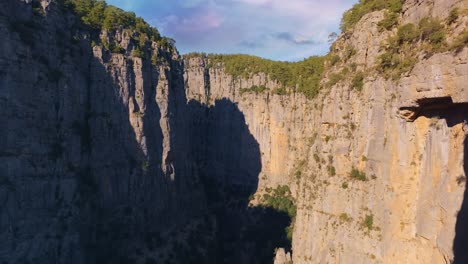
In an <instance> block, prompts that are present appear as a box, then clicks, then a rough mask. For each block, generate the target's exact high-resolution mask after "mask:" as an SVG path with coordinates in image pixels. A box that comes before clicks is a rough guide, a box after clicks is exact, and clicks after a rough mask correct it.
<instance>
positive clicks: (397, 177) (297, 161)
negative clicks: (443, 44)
mask: <svg viewBox="0 0 468 264" xmlns="http://www.w3.org/2000/svg"><path fill="white" fill-rule="evenodd" d="M456 6H458V7H460V8H461V9H465V8H466V3H465V1H458V0H450V1H449V0H437V1H435V0H434V1H431V0H426V1H406V2H405V5H404V7H403V13H402V15H401V17H400V18H399V19H400V22H401V23H406V22H417V21H418V20H419V19H420V18H422V17H425V16H428V15H431V16H434V17H439V18H445V17H446V16H447V15H448V10H450V9H452V8H453V7H456ZM383 16H384V13H383V12H374V13H370V14H368V15H366V16H365V17H364V18H363V19H362V20H361V21H360V22H359V23H358V25H357V26H356V27H355V28H356V30H354V31H353V32H351V33H349V34H343V35H342V36H340V38H339V39H338V41H337V42H336V43H335V45H334V46H333V47H334V48H335V49H336V50H335V52H337V53H342V52H343V51H344V47H346V46H347V45H352V46H354V47H355V48H356V54H355V55H354V56H353V57H352V58H350V60H349V61H348V62H347V63H356V67H357V70H363V71H365V72H366V73H369V74H368V75H367V76H366V78H365V80H364V83H365V84H364V87H363V90H362V91H360V92H359V91H357V90H353V89H352V88H351V86H350V84H349V80H348V81H343V82H340V83H338V84H336V85H333V86H331V87H329V88H326V89H323V90H322V91H321V93H320V95H319V96H318V97H317V98H316V99H313V100H308V99H306V98H305V97H304V96H303V95H301V94H295V93H291V94H288V95H276V94H274V93H273V92H264V93H258V94H256V93H249V92H247V93H245V92H243V91H242V88H250V87H252V86H253V85H265V86H266V87H268V88H269V89H270V91H272V90H273V89H275V88H278V87H279V86H280V84H279V83H277V82H275V81H272V80H270V79H269V78H268V76H267V75H265V74H258V75H255V76H251V78H248V79H238V78H233V76H230V75H229V74H227V73H226V72H225V70H224V68H223V66H222V65H214V66H213V65H211V67H210V66H208V65H209V63H208V61H207V60H206V59H204V58H191V59H186V60H181V59H180V57H179V56H178V54H177V52H176V51H175V50H171V49H167V48H162V47H159V46H158V44H157V43H153V44H152V48H151V52H148V54H145V55H146V57H147V58H151V57H153V55H154V56H156V57H157V58H158V60H156V62H155V63H154V64H153V63H152V62H151V61H150V60H149V59H141V58H137V57H134V56H132V55H131V54H132V50H133V48H134V47H133V46H132V43H131V41H130V40H129V36H128V33H125V31H124V30H120V31H119V30H118V31H117V32H115V33H113V34H110V33H108V32H101V36H100V37H103V38H107V39H109V40H113V41H115V42H117V43H119V45H120V46H121V47H123V48H124V49H125V51H124V52H123V54H115V53H110V52H109V51H108V50H105V49H102V48H101V47H99V46H94V47H91V45H92V43H91V37H90V33H89V32H87V31H86V30H84V29H83V28H82V27H80V26H79V22H78V19H77V18H76V17H75V16H74V15H73V14H71V13H70V12H69V11H67V10H64V9H63V6H62V5H60V4H57V2H56V1H40V7H37V6H35V7H34V8H33V6H32V3H31V1H20V0H6V2H4V3H2V8H0V39H2V41H1V42H0V106H1V108H0V111H1V114H2V117H3V119H2V122H0V133H1V135H2V137H1V138H0V205H1V206H0V260H1V261H3V262H6V263H27V262H30V263H134V262H137V263H140V262H143V263H144V262H147V263H151V262H156V263H159V262H164V261H166V260H172V261H175V262H179V263H189V262H195V263H203V262H205V263H219V262H220V261H224V262H225V263H258V262H268V260H270V259H272V258H273V254H274V253H275V252H274V249H275V247H284V248H286V249H285V250H284V249H278V251H276V254H277V258H276V259H275V263H285V262H289V261H290V260H291V258H292V261H293V262H294V263H450V262H451V261H452V260H455V262H456V263H465V262H466V260H467V256H466V253H465V250H464V249H465V247H466V243H467V242H466V241H467V238H468V235H467V228H466V223H467V211H468V209H467V206H468V205H467V204H468V202H467V199H466V197H467V194H466V193H467V191H466V190H465V182H466V175H467V167H468V163H467V161H466V152H467V149H468V147H467V145H468V143H467V140H466V134H467V131H468V128H467V125H466V120H467V119H468V116H467V113H468V111H467V110H468V109H467V103H468V91H467V90H466V83H468V74H467V73H468V64H467V63H468V62H467V58H468V49H467V48H465V49H463V50H461V51H459V52H443V53H438V54H434V55H431V56H420V57H419V62H418V63H417V64H416V66H415V67H414V69H413V70H412V71H411V72H410V73H409V74H405V75H403V76H402V77H401V78H400V79H399V80H395V81H392V80H387V79H385V78H384V77H383V76H381V75H380V74H378V73H377V72H376V71H374V66H375V63H376V58H377V56H378V55H379V54H381V53H382V50H381V49H380V43H381V42H382V41H384V40H385V39H386V38H387V37H388V36H389V35H391V34H394V33H395V32H380V31H379V29H378V27H377V22H378V21H379V20H380V19H382V18H383ZM467 23H468V22H467V17H466V16H462V17H461V18H460V19H458V21H457V23H455V24H454V25H452V26H451V28H450V32H451V33H453V34H455V33H457V34H458V33H459V32H461V31H463V30H465V29H466V26H467ZM450 38H452V36H451V35H450V36H449V39H450ZM341 66H343V65H341ZM341 66H340V65H337V66H335V67H330V68H328V70H327V72H326V73H325V78H324V80H323V83H324V84H325V83H326V82H327V81H328V77H327V76H330V74H331V73H333V72H338V71H340V67H341ZM353 169H354V170H353ZM352 173H354V174H358V175H357V176H358V177H357V178H359V177H361V178H363V177H362V176H364V178H365V180H364V181H361V180H358V179H355V178H352V177H351V176H350V174H352ZM364 173H365V175H364ZM280 185H289V186H290V188H291V190H292V193H293V195H294V197H295V200H296V204H297V206H298V211H297V216H296V218H295V222H294V233H293V241H292V254H291V248H288V247H289V246H288V245H287V244H288V243H287V242H286V241H285V238H284V237H281V235H282V233H283V230H284V228H285V226H286V225H287V222H288V219H289V218H288V217H287V216H285V215H284V214H280V213H278V212H275V211H268V210H266V209H263V208H261V207H258V206H257V205H258V203H259V197H260V196H261V195H262V194H263V193H264V192H265V189H266V188H268V187H276V186H280ZM254 193H255V194H256V195H254V196H251V195H252V194H254ZM249 200H251V201H250V203H249ZM272 220H274V221H272ZM285 224H286V225H285ZM272 230H273V231H275V232H274V233H275V235H274V237H264V236H265V234H268V233H272V232H271V231H272ZM276 232H277V233H278V234H276ZM194 245H196V246H194Z"/></svg>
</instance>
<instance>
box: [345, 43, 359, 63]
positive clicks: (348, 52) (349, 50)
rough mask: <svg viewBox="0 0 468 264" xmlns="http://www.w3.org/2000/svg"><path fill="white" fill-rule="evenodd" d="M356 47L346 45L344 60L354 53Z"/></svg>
mask: <svg viewBox="0 0 468 264" xmlns="http://www.w3.org/2000/svg"><path fill="white" fill-rule="evenodd" d="M356 52H357V51H356V49H355V48H354V47H353V46H352V45H348V46H346V49H345V50H344V56H343V57H344V60H345V61H347V60H349V59H350V58H351V57H353V56H354V55H356Z"/></svg>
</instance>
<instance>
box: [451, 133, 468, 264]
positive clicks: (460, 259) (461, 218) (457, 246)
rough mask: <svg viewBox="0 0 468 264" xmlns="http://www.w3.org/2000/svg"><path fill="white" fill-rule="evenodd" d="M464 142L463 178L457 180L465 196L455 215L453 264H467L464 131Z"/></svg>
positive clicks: (467, 192) (467, 147) (467, 158)
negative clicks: (461, 185) (463, 189)
mask: <svg viewBox="0 0 468 264" xmlns="http://www.w3.org/2000/svg"><path fill="white" fill-rule="evenodd" d="M465 133H466V136H465V142H464V148H465V151H464V160H465V162H464V170H465V177H462V178H460V179H459V181H460V184H464V185H465V195H464V197H463V203H462V206H461V208H460V211H459V212H458V215H457V224H456V226H455V240H454V242H453V252H454V262H453V263H454V264H462V263H468V186H467V180H466V177H467V175H468V131H465Z"/></svg>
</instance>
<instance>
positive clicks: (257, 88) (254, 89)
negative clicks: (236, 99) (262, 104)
mask: <svg viewBox="0 0 468 264" xmlns="http://www.w3.org/2000/svg"><path fill="white" fill-rule="evenodd" d="M266 90H268V88H266V86H265V85H260V86H258V85H253V86H252V87H250V88H243V89H241V90H240V94H244V93H256V94H258V93H263V92H264V91H266Z"/></svg>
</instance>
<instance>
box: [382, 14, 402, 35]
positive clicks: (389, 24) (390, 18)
mask: <svg viewBox="0 0 468 264" xmlns="http://www.w3.org/2000/svg"><path fill="white" fill-rule="evenodd" d="M398 16H399V14H398V13H393V12H386V13H385V17H384V18H383V19H382V20H381V21H380V22H379V23H378V26H379V29H380V30H381V31H383V30H390V29H391V28H393V27H394V26H395V25H396V24H397V23H398Z"/></svg>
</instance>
